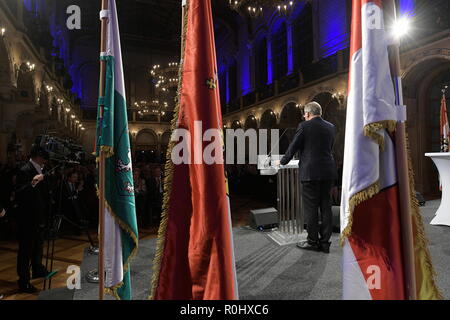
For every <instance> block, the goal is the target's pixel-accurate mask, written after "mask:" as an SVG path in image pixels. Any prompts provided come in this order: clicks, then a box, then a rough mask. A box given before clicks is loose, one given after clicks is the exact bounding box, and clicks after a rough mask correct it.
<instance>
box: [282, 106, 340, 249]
mask: <svg viewBox="0 0 450 320" xmlns="http://www.w3.org/2000/svg"><path fill="white" fill-rule="evenodd" d="M304 117H305V120H306V121H304V122H302V123H300V125H299V126H298V128H297V132H296V133H295V136H294V139H293V140H292V142H291V144H290V145H289V148H288V150H287V151H286V154H285V155H284V157H283V158H282V159H281V160H280V162H279V164H282V165H286V164H288V163H289V161H291V159H292V158H293V157H294V154H296V153H297V152H298V156H299V179H300V181H301V183H302V197H303V205H304V212H305V221H306V224H307V231H308V238H307V240H306V241H303V242H300V243H299V244H298V245H297V246H298V247H299V248H301V249H305V250H313V251H323V252H325V253H329V252H330V244H331V242H330V238H331V234H332V232H333V222H332V211H331V195H330V193H331V188H332V187H333V184H334V180H335V179H336V177H337V172H336V165H335V162H334V158H333V154H332V149H333V144H334V139H335V136H336V128H335V126H334V125H333V124H331V123H329V122H328V121H325V120H323V119H322V107H321V106H320V104H318V103H317V102H310V103H308V104H307V105H306V106H305V109H304ZM277 164H278V163H277ZM319 209H320V213H321V216H322V224H321V225H320V226H319Z"/></svg>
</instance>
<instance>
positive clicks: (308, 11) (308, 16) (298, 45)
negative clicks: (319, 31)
mask: <svg viewBox="0 0 450 320" xmlns="http://www.w3.org/2000/svg"><path fill="white" fill-rule="evenodd" d="M292 45H293V47H294V69H295V70H299V69H301V68H302V67H304V66H305V65H308V64H310V63H311V62H312V61H313V59H314V58H313V57H314V41H313V21H312V8H311V4H306V5H305V7H304V8H303V10H302V12H301V13H300V15H299V16H298V17H297V19H296V20H295V22H294V25H293V41H292Z"/></svg>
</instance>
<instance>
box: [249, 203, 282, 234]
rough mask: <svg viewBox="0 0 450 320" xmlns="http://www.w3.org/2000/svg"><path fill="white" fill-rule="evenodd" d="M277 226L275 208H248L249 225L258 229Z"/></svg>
mask: <svg viewBox="0 0 450 320" xmlns="http://www.w3.org/2000/svg"><path fill="white" fill-rule="evenodd" d="M277 226H278V211H277V209H275V208H266V209H257V210H250V227H252V228H254V229H258V230H262V229H270V228H275V227H277Z"/></svg>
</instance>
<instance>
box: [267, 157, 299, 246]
mask: <svg viewBox="0 0 450 320" xmlns="http://www.w3.org/2000/svg"><path fill="white" fill-rule="evenodd" d="M281 158H282V156H281V155H276V156H275V155H274V156H271V157H268V156H259V158H258V169H259V170H260V173H261V175H277V200H278V220H279V221H278V229H277V230H275V231H272V232H270V233H267V235H268V236H269V237H270V238H271V239H272V240H274V241H275V242H276V243H278V244H279V245H287V244H292V243H297V242H299V241H301V240H305V239H306V232H304V228H303V226H304V216H303V205H302V197H301V184H300V181H299V178H298V170H299V169H298V160H292V161H290V162H289V163H288V164H287V165H285V166H275V165H274V162H275V161H276V160H279V159H281Z"/></svg>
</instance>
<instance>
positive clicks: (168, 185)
mask: <svg viewBox="0 0 450 320" xmlns="http://www.w3.org/2000/svg"><path fill="white" fill-rule="evenodd" d="M188 12H189V2H188V3H187V5H186V7H185V10H184V17H183V33H182V35H181V63H180V67H179V70H178V80H179V81H178V90H177V99H176V105H175V109H174V115H173V119H172V122H171V131H172V133H173V132H174V131H175V130H176V129H177V127H178V116H179V113H180V99H181V90H182V85H183V66H184V54H185V52H184V49H185V43H186V33H187V24H188ZM174 146H175V141H172V140H171V141H170V143H169V146H168V148H167V153H166V159H167V160H166V165H165V174H164V175H165V177H164V196H163V205H162V213H161V223H160V225H159V230H158V240H157V242H156V253H155V258H154V259H153V275H152V280H151V284H150V294H149V297H148V299H150V300H153V299H154V297H155V293H156V288H157V286H158V283H159V274H160V271H161V263H162V258H163V251H164V247H165V243H166V233H167V225H168V221H169V209H170V208H169V201H170V194H171V192H172V181H173V171H174V164H173V162H172V157H171V155H172V150H173V148H174Z"/></svg>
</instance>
